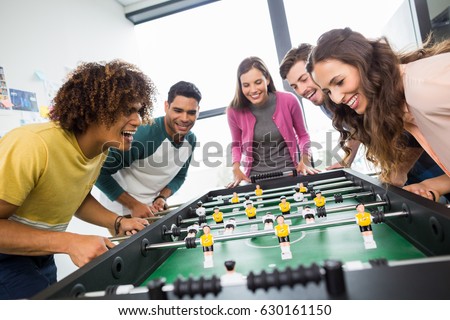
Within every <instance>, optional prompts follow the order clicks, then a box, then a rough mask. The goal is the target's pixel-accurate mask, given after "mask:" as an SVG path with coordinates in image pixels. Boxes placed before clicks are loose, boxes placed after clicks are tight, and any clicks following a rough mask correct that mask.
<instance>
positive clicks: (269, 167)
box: [250, 93, 294, 176]
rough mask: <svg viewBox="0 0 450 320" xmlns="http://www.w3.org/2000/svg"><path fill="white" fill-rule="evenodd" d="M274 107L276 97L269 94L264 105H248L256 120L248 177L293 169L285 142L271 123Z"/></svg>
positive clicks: (273, 123) (272, 122)
mask: <svg viewBox="0 0 450 320" xmlns="http://www.w3.org/2000/svg"><path fill="white" fill-rule="evenodd" d="M275 106H276V96H275V94H273V93H269V99H268V100H267V102H266V103H265V104H264V105H262V106H258V107H257V106H254V105H250V110H251V112H252V113H253V115H254V116H255V118H256V124H255V129H254V135H253V150H252V151H253V164H252V170H251V171H250V176H252V175H255V174H261V173H267V172H274V171H285V169H286V168H288V169H293V168H294V163H293V162H292V159H291V156H290V154H289V149H288V147H287V145H286V142H285V141H284V139H283V137H282V136H281V134H280V131H279V130H278V128H277V126H276V125H275V122H274V121H273V114H274V112H275Z"/></svg>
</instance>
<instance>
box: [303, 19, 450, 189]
mask: <svg viewBox="0 0 450 320" xmlns="http://www.w3.org/2000/svg"><path fill="white" fill-rule="evenodd" d="M429 43H431V42H428V41H427V43H425V46H424V48H423V49H418V50H415V51H412V52H408V53H402V54H400V53H395V52H394V50H393V49H392V48H391V46H390V44H389V42H388V40H387V39H386V38H385V37H381V38H378V39H375V40H369V39H367V38H365V37H364V36H363V35H362V34H360V33H358V32H354V31H352V30H351V29H350V28H345V29H334V30H330V31H328V32H326V33H324V34H323V35H322V36H321V37H320V38H319V40H318V42H317V46H316V47H315V48H314V49H313V50H312V52H311V54H310V56H309V58H308V62H307V66H306V68H307V71H308V72H309V73H312V71H313V69H314V65H315V64H316V63H318V62H320V61H324V60H329V59H336V60H339V61H342V62H343V63H345V64H349V65H351V66H354V67H355V68H357V69H358V71H359V75H360V79H361V87H362V91H363V93H364V95H365V96H366V98H367V101H368V105H367V108H366V111H365V113H364V114H363V115H359V114H357V113H356V112H355V111H354V110H352V109H350V108H349V107H348V106H346V105H344V104H336V103H334V102H333V101H331V99H330V98H329V97H328V96H327V98H326V99H327V103H328V104H329V105H331V106H332V107H333V108H334V114H335V115H334V117H333V126H334V127H335V128H336V130H338V131H339V132H340V141H339V143H340V145H341V147H343V149H344V150H345V151H346V154H347V155H348V154H349V149H348V148H345V146H344V144H345V143H346V141H348V140H349V139H355V140H358V141H360V142H361V143H363V144H364V145H365V147H366V158H367V160H369V161H370V162H372V163H374V164H375V165H377V166H380V168H381V178H382V180H384V181H386V182H391V180H390V177H391V174H395V173H396V172H397V171H398V168H399V164H400V163H402V162H403V161H404V159H405V153H406V142H405V141H406V139H405V131H404V129H403V116H404V106H405V103H406V100H405V94H404V88H403V80H402V75H401V73H400V69H399V64H402V63H408V62H412V61H415V60H418V59H422V58H425V57H428V56H431V55H435V54H439V53H442V52H448V51H450V41H447V44H445V43H439V44H435V45H432V46H430V47H427V45H429Z"/></svg>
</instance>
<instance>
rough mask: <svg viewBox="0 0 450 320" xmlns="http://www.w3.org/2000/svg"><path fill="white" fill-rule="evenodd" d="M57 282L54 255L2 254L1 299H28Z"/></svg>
mask: <svg viewBox="0 0 450 320" xmlns="http://www.w3.org/2000/svg"><path fill="white" fill-rule="evenodd" d="M55 282H56V264H55V260H54V258H53V255H48V256H37V257H32V256H17V255H10V254H0V299H1V300H6V299H28V298H31V297H33V296H34V295H35V294H37V293H39V292H40V291H42V290H43V289H45V288H47V287H48V286H50V285H51V284H53V283H55Z"/></svg>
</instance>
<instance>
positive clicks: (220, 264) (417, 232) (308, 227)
mask: <svg viewBox="0 0 450 320" xmlns="http://www.w3.org/2000/svg"><path fill="white" fill-rule="evenodd" d="M252 182H253V183H251V184H248V185H245V186H239V187H236V188H234V189H218V190H212V191H210V192H208V193H206V194H204V195H201V196H199V197H195V198H194V199H192V201H189V202H187V203H184V204H182V205H180V206H178V207H176V208H172V209H171V210H168V212H165V214H164V215H163V214H161V215H159V216H158V217H156V218H154V219H153V221H154V222H152V223H151V224H150V225H149V226H148V227H147V228H146V229H144V230H142V231H140V232H139V233H137V234H135V235H133V236H131V237H122V238H114V239H113V240H115V241H117V242H118V245H117V246H116V247H115V248H113V249H111V250H110V251H108V252H107V253H105V254H103V255H102V256H100V257H98V258H96V259H94V260H93V261H91V262H90V263H88V264H87V265H85V266H84V267H82V268H80V269H78V270H77V271H75V272H73V273H72V274H70V275H68V276H67V277H66V278H64V279H62V280H61V281H59V282H57V283H55V284H54V285H52V286H50V287H49V288H47V289H45V290H43V291H42V292H40V293H39V294H37V295H36V296H35V297H33V298H34V299H449V298H450V209H449V208H447V206H445V205H443V204H441V203H435V202H432V201H430V200H427V199H424V198H422V197H419V196H417V195H415V194H412V193H410V192H407V191H405V190H403V189H400V188H396V187H393V186H390V185H384V184H381V183H380V182H379V181H378V180H376V179H375V178H373V177H371V176H368V175H365V174H361V173H358V172H355V171H353V170H351V169H343V170H337V171H329V172H324V173H320V174H317V175H312V176H295V175H287V176H283V175H274V176H271V175H266V176H264V177H263V179H260V180H258V179H254V180H252ZM300 186H302V187H304V188H302V192H300ZM257 189H258V190H259V191H256V190H257ZM255 191H256V192H255ZM320 197H322V203H320V202H318V201H317V199H318V198H320ZM281 203H283V204H281ZM323 203H324V205H321V204H323ZM360 203H362V204H363V206H364V208H365V212H366V213H368V214H369V215H368V216H369V217H370V221H369V222H370V223H369V226H367V224H366V225H365V226H361V223H360V225H358V223H357V221H359V220H358V219H356V215H357V213H358V212H357V209H356V207H357V205H358V204H360ZM308 207H309V208H308ZM249 208H254V209H251V210H247V209H249ZM287 208H288V210H287ZM251 212H253V213H251ZM255 213H256V214H255ZM280 216H281V217H282V219H281V218H280ZM282 220H284V222H283V221H282ZM286 225H287V227H286ZM283 226H284V227H283ZM283 228H284V229H283ZM369 229H370V230H369ZM280 230H284V231H283V232H284V233H283V234H281V233H280V234H279V233H278V232H279V231H280ZM368 231H369V233H370V234H371V236H370V237H369V238H367V237H366V233H367V232H368ZM286 232H288V235H287V237H286ZM207 235H208V237H209V241H210V242H209V243H207V245H205V242H204V241H205V240H204V239H206V238H205V237H206V236H207ZM280 235H281V236H280ZM367 239H369V240H367ZM211 241H212V242H213V244H212V245H211Z"/></svg>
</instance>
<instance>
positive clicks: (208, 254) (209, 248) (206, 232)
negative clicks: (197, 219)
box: [200, 224, 214, 268]
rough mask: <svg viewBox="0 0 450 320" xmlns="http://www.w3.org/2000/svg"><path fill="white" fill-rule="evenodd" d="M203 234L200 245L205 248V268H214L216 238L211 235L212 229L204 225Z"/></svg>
mask: <svg viewBox="0 0 450 320" xmlns="http://www.w3.org/2000/svg"><path fill="white" fill-rule="evenodd" d="M202 230H203V234H202V236H201V237H200V244H201V245H202V248H203V257H204V261H203V267H204V268H212V267H213V266H214V260H213V254H214V237H213V235H212V234H211V228H210V227H209V226H208V225H207V224H204V225H203V226H202Z"/></svg>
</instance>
